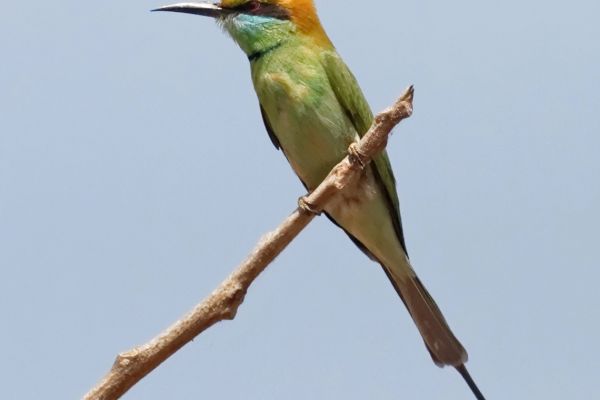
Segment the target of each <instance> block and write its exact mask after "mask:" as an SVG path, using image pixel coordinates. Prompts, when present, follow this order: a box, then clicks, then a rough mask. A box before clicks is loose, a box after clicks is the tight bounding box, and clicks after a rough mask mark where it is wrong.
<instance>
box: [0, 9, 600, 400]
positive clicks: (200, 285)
mask: <svg viewBox="0 0 600 400" xmlns="http://www.w3.org/2000/svg"><path fill="white" fill-rule="evenodd" d="M162 4H163V3H160V2H158V1H154V2H149V1H138V0H135V1H128V2H123V1H115V0H106V1H102V2H94V3H91V2H83V1H59V2H49V1H45V2H42V1H38V2H15V1H13V2H7V3H6V4H3V6H2V13H1V14H0V54H1V58H2V59H1V61H0V315H1V316H2V329H0V354H2V362H0V377H2V378H1V381H2V384H1V385H0V398H2V399H40V398H45V399H76V398H79V397H81V396H82V395H83V394H84V393H85V392H87V390H88V389H89V388H90V387H92V386H93V385H94V384H95V383H96V382H97V381H98V380H99V379H100V378H101V377H102V376H103V375H104V374H105V373H106V371H107V370H108V369H109V367H110V366H111V364H112V362H113V360H114V358H115V356H116V354H117V353H118V352H120V351H123V350H126V349H129V348H131V347H133V346H135V345H138V344H142V343H144V342H146V341H147V340H149V339H150V338H151V337H153V336H154V335H156V334H157V333H159V332H160V331H162V330H163V329H164V328H165V327H167V326H168V325H170V324H171V323H172V322H173V321H174V320H176V319H177V318H179V317H180V316H181V315H183V314H184V313H186V312H187V311H188V310H189V309H191V308H192V307H193V306H194V305H195V304H196V303H197V302H198V301H200V300H201V299H202V298H204V297H205V296H206V295H208V294H209V293H210V292H211V291H212V290H213V288H215V287H216V286H217V285H218V284H219V283H220V282H221V281H222V280H223V279H224V278H225V277H226V276H227V275H228V274H229V272H230V271H231V270H232V269H233V268H234V267H235V266H236V265H237V264H238V263H239V262H240V261H242V260H243V259H244V258H245V256H246V254H247V253H248V252H249V251H250V249H251V248H252V247H253V246H254V244H255V243H256V241H257V239H258V238H259V237H260V236H261V235H262V234H264V233H265V232H266V231H268V230H270V229H272V228H274V227H275V226H277V224H278V223H279V222H280V221H281V220H282V219H283V218H284V217H285V216H287V215H288V214H289V213H290V212H291V211H292V210H293V209H294V207H295V204H296V199H297V198H298V197H299V196H300V195H302V194H303V193H304V192H303V188H302V186H301V184H300V182H299V181H298V179H297V178H296V177H295V176H294V174H293V173H292V171H291V169H290V168H289V166H288V165H287V163H286V161H285V159H284V157H283V156H282V155H281V154H280V153H279V152H277V151H275V149H274V148H273V146H272V145H271V142H270V141H269V139H268V137H267V134H266V133H265V131H264V128H263V125H262V121H261V118H260V114H259V110H258V105H257V100H256V98H255V95H254V93H253V89H252V87H251V82H250V77H249V66H248V62H247V60H246V58H245V57H244V55H243V54H242V52H241V51H240V50H239V49H238V48H237V47H236V46H235V45H234V44H233V42H232V41H231V40H230V39H228V38H227V37H226V36H225V35H224V34H223V33H221V32H220V31H219V29H218V28H217V27H216V26H215V24H214V23H213V22H212V21H210V20H208V19H205V18H202V17H198V16H191V15H176V14H166V13H165V14H152V13H150V12H149V11H148V10H150V9H151V8H154V7H156V6H160V5H162ZM317 6H318V7H319V10H320V15H321V19H322V22H323V24H324V25H325V27H326V29H327V30H328V33H329V35H330V36H331V38H332V40H333V41H334V43H335V44H336V46H337V48H338V50H339V52H340V53H341V54H342V56H343V57H344V58H345V60H346V61H347V63H348V64H349V66H350V68H351V69H352V70H353V71H354V73H355V75H356V76H357V78H358V80H359V82H360V84H361V86H362V88H363V90H364V92H365V94H366V97H367V99H368V100H369V102H370V103H371V105H372V107H373V109H374V111H379V110H381V109H382V108H384V107H386V106H387V105H389V104H391V102H392V101H393V100H394V99H395V98H396V97H397V96H398V95H400V94H401V92H402V91H403V90H404V88H405V87H406V86H408V85H409V84H414V85H415V87H416V99H415V114H414V116H413V117H412V118H410V119H409V120H407V121H405V122H403V123H402V125H401V126H400V127H399V128H397V129H396V131H395V132H396V133H395V135H394V136H393V137H392V139H391V141H390V143H389V146H388V151H389V154H390V157H391V159H392V164H393V167H394V170H395V173H396V177H397V181H398V191H399V195H400V200H401V208H402V214H403V222H404V229H405V235H406V241H407V246H408V249H409V252H410V254H411V258H412V261H413V264H414V266H415V268H416V270H417V271H418V273H419V274H420V276H421V279H422V281H423V282H425V284H426V285H427V287H428V288H429V290H430V291H431V293H432V294H433V296H434V297H435V298H436V299H437V301H438V303H439V304H440V306H441V308H442V309H443V310H444V312H445V314H446V316H447V318H448V320H449V321H450V324H451V326H452V327H453V329H454V330H455V332H456V334H457V335H458V337H459V338H460V339H461V340H462V342H463V343H464V345H465V346H466V347H467V349H468V350H469V354H470V361H469V363H468V367H469V369H470V371H471V373H472V374H473V376H474V377H475V379H476V380H477V382H478V383H479V386H480V387H481V389H482V390H483V392H484V393H485V394H486V395H487V396H488V399H489V400H491V399H547V400H549V399H578V398H591V397H593V396H595V395H597V394H598V383H597V379H598V371H599V370H600V361H599V360H600V354H599V353H600V350H599V348H598V344H597V342H598V338H599V337H600V312H599V311H598V310H599V308H600V290H598V282H600V270H599V269H598V254H599V248H600V244H599V241H598V238H599V230H598V226H599V225H600V185H599V182H600V178H599V176H600V122H599V121H600V119H599V118H598V110H599V109H600V94H599V93H600V40H599V38H600V24H598V15H600V3H599V2H598V1H593V0H589V1H584V0H575V1H572V2H569V3H565V2H563V1H557V0H548V1H540V0H532V1H527V2H523V1H516V0H507V1H502V2H481V1H474V0H471V1H467V0H456V1H452V2H447V1H427V0H419V1H400V2H398V1H391V0H388V1H383V2H381V1H380V2H377V3H373V2H364V1H352V0H345V1H342V0H329V1H324V0H318V1H317ZM125 398H126V399H149V400H152V399H198V398H218V399H241V400H250V399H275V398H282V399H336V398H339V399H457V400H458V399H470V398H472V397H471V394H470V392H469V391H468V388H467V386H466V385H465V384H464V383H463V382H462V380H461V379H460V377H459V376H458V374H457V373H456V372H454V371H453V370H450V369H438V368H437V367H435V366H434V365H433V363H432V362H431V360H430V358H429V355H428V353H427V351H426V350H425V348H424V346H423V344H422V342H421V340H420V338H419V336H418V333H417V331H416V329H415V328H414V326H413V324H412V322H411V321H410V319H409V316H408V314H407V312H406V311H405V309H404V307H403V305H402V303H401V301H400V300H399V299H398V297H397V296H396V294H395V292H394V290H393V289H392V287H391V285H390V284H389V283H388V281H387V278H386V277H385V275H384V274H383V273H382V271H381V269H380V267H379V266H378V265H376V264H374V263H372V262H371V261H369V260H368V259H367V258H366V257H365V256H364V255H363V254H362V253H361V252H360V251H359V250H357V249H356V248H355V247H354V246H353V244H352V243H351V242H350V241H349V240H348V238H347V237H346V236H345V235H344V234H343V233H342V232H341V231H340V230H339V229H337V228H336V227H334V226H333V225H332V224H331V223H330V222H329V221H328V220H327V219H326V218H319V219H317V220H315V221H314V222H313V223H312V224H311V225H310V226H309V227H308V228H307V229H306V230H305V231H304V232H303V233H302V234H301V235H300V237H298V238H297V240H296V241H294V242H293V244H292V245H291V246H290V247H289V248H288V249H287V250H286V251H285V252H284V253H283V254H282V255H281V256H280V257H279V258H278V259H277V260H276V261H275V262H274V263H273V264H272V265H271V266H270V267H269V269H268V270H267V271H266V272H265V273H264V274H263V275H262V276H261V277H260V278H259V279H258V280H257V282H256V284H255V285H254V286H253V287H252V288H251V290H250V292H249V294H248V296H247V298H246V302H245V303H244V304H243V306H242V308H241V309H240V311H239V313H238V316H237V318H236V319H235V321H233V322H225V323H222V324H220V325H218V326H216V327H214V328H212V329H210V330H209V331H207V332H205V333H204V334H202V335H201V336H200V337H199V338H197V339H196V340H195V341H194V342H193V343H191V344H189V345H188V346H186V347H185V348H183V349H182V350H181V351H180V352H179V353H177V354H176V355H175V356H174V357H173V358H171V359H170V360H168V361H167V362H166V363H165V364H163V365H162V366H161V367H160V368H158V370H156V371H154V372H153V373H152V374H151V375H149V376H148V377H147V378H145V379H144V380H143V381H142V382H141V383H140V384H138V385H137V386H136V387H135V388H134V389H132V390H131V391H130V392H129V393H128V394H127V395H126V396H125Z"/></svg>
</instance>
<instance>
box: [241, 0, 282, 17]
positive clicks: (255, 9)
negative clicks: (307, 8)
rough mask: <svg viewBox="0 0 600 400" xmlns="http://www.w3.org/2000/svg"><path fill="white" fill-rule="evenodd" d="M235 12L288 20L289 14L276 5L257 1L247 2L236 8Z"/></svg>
mask: <svg viewBox="0 0 600 400" xmlns="http://www.w3.org/2000/svg"><path fill="white" fill-rule="evenodd" d="M235 10H236V11H239V12H241V13H244V14H250V15H261V16H265V17H273V18H277V19H290V14H289V13H288V11H287V10H286V9H285V8H283V7H281V6H278V5H276V4H266V3H261V2H259V1H249V2H247V3H244V4H241V5H240V6H238V7H236V8H235Z"/></svg>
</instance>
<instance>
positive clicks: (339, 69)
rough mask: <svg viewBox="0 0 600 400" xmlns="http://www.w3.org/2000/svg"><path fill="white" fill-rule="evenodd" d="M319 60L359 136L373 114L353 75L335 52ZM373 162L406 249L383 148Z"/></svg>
mask: <svg viewBox="0 0 600 400" xmlns="http://www.w3.org/2000/svg"><path fill="white" fill-rule="evenodd" d="M321 63H322V65H323V67H324V68H325V72H326V73H327V77H328V79H329V83H330V85H331V87H332V88H333V91H334V92H335V95H336V97H337V100H338V101H339V103H340V104H341V105H342V107H343V108H344V110H345V111H346V114H347V115H348V117H349V118H350V120H351V121H352V124H353V125H354V127H355V128H356V131H357V132H358V134H359V135H360V137H363V136H364V135H365V133H367V131H368V130H369V128H370V127H371V124H372V122H373V113H372V112H371V108H370V107H369V104H368V103H367V100H366V99H365V96H364V95H363V93H362V90H361V89H360V86H358V82H357V81H356V78H355V77H354V75H353V74H352V72H350V70H349V69H348V67H347V66H346V64H345V63H344V61H343V60H342V59H341V58H340V56H339V55H338V54H337V53H336V52H335V51H327V52H324V53H323V55H322V56H321ZM373 164H374V168H373V170H374V172H375V177H376V179H378V180H379V183H380V184H381V186H383V187H384V188H385V194H386V197H387V200H388V203H389V208H390V212H391V215H393V216H395V218H394V227H395V229H396V233H397V235H398V239H399V240H400V243H401V244H402V247H403V248H404V251H405V252H406V244H405V243H404V234H403V233H402V221H401V218H400V203H399V201H398V195H397V194H396V180H395V178H394V173H393V172H392V165H391V164H390V159H389V158H388V155H387V152H386V151H385V150H384V151H382V152H381V153H380V154H379V155H377V156H376V157H375V158H374V159H373ZM406 253H407V252H406ZM407 254H408V253H407Z"/></svg>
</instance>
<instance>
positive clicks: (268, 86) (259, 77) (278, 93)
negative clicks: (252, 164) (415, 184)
mask: <svg viewBox="0 0 600 400" xmlns="http://www.w3.org/2000/svg"><path fill="white" fill-rule="evenodd" d="M283 50H284V49H281V50H278V51H277V52H273V54H270V55H269V57H265V58H264V59H262V60H260V62H259V63H257V64H256V65H253V82H254V87H255V90H256V93H257V95H258V98H259V101H260V104H261V106H262V107H263V109H264V110H265V114H266V118H267V120H268V123H269V125H270V126H271V128H272V130H273V133H274V135H275V136H276V137H277V140H278V141H279V144H280V145H281V148H282V150H283V152H284V153H285V155H286V157H287V159H288V161H289V162H290V164H291V165H292V168H293V169H294V171H295V172H296V174H297V175H298V176H299V177H300V179H301V180H302V181H303V182H304V184H305V185H306V186H308V187H309V188H310V189H313V188H314V187H316V186H317V185H318V184H319V183H320V182H321V181H322V180H323V179H324V177H325V176H326V175H327V173H328V172H329V171H330V170H331V168H332V167H333V166H334V165H335V164H337V163H338V162H339V161H340V160H341V159H342V158H343V157H345V155H346V152H347V149H348V146H349V145H350V144H351V143H352V142H353V141H355V140H356V139H357V138H358V135H357V133H356V130H355V128H354V126H353V125H352V123H351V122H350V120H349V118H348V117H347V115H346V113H345V112H344V110H343V108H342V106H341V105H340V103H339V101H338V100H337V98H336V95H335V93H334V91H333V89H332V88H331V85H330V82H329V80H328V78H327V74H326V72H325V70H324V69H323V67H322V65H321V64H320V61H319V58H318V57H317V56H316V55H315V54H313V53H311V51H309V50H307V49H297V51H294V52H289V51H288V52H283Z"/></svg>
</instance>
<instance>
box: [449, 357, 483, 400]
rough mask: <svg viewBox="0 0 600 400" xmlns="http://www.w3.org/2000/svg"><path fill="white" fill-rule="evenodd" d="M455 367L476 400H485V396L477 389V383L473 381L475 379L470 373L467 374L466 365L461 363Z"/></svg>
mask: <svg viewBox="0 0 600 400" xmlns="http://www.w3.org/2000/svg"><path fill="white" fill-rule="evenodd" d="M455 368H456V370H457V371H458V373H459V374H460V375H461V376H462V377H463V379H464V380H465V382H467V385H469V388H470V389H471V391H472V392H473V394H474V395H475V398H476V399H477V400H485V396H484V395H483V393H481V390H479V388H478V387H477V384H476V383H475V381H474V380H473V378H472V377H471V374H469V371H468V370H467V367H465V365H464V364H462V365H459V366H458V367H455Z"/></svg>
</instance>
